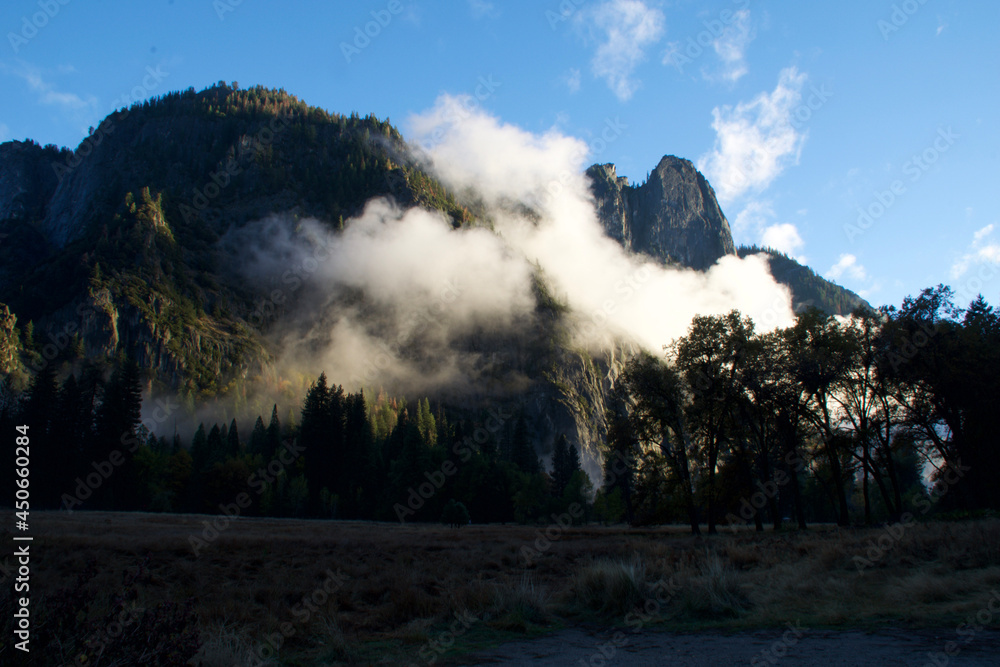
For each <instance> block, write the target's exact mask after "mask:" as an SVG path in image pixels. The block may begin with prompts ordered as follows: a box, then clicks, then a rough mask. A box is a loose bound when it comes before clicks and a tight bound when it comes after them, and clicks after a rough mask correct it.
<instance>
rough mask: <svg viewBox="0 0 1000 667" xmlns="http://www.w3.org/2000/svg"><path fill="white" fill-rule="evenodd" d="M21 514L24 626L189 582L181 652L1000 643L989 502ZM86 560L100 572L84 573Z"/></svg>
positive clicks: (331, 654)
mask: <svg viewBox="0 0 1000 667" xmlns="http://www.w3.org/2000/svg"><path fill="white" fill-rule="evenodd" d="M32 520H33V521H32V531H31V532H32V535H33V536H34V541H33V543H32V565H31V567H32V598H33V604H34V605H35V607H33V609H34V610H35V614H36V622H37V623H38V625H36V626H35V627H36V628H37V633H36V638H37V641H38V645H41V642H42V641H43V640H44V639H45V638H46V636H45V633H46V632H48V633H50V634H53V633H57V632H58V630H57V628H59V627H67V626H66V624H65V623H62V625H59V623H56V622H55V621H53V620H52V619H51V618H50V619H49V621H48V624H47V625H46V622H47V621H46V617H47V616H49V617H53V616H56V615H57V611H58V609H61V608H62V607H60V604H62V601H65V600H66V599H77V598H74V597H73V595H74V590H76V591H77V593H80V596H81V599H86V600H87V601H88V602H87V603H86V605H87V606H86V608H85V609H84V610H83V611H81V612H79V613H77V618H76V621H77V622H78V623H81V624H83V625H81V626H80V627H84V628H86V629H87V632H89V633H91V635H93V633H94V632H98V633H99V632H100V631H101V625H102V623H105V624H106V623H107V619H108V618H110V616H109V614H110V611H111V610H112V609H113V606H114V604H115V600H116V596H119V597H121V596H122V591H123V590H127V591H128V595H127V597H128V598H129V600H130V602H128V604H129V605H132V606H133V607H136V608H141V609H146V610H150V609H156V608H158V607H157V605H161V604H162V603H165V602H168V601H176V602H184V601H190V608H189V609H188V610H187V612H186V613H187V616H186V617H185V618H184V619H182V620H183V622H184V623H186V624H187V625H188V626H189V627H192V628H193V629H194V630H195V631H196V632H195V634H196V636H197V638H198V641H199V643H200V644H201V648H200V650H199V652H198V654H197V656H196V658H195V661H194V662H192V663H191V664H198V663H199V662H200V664H202V665H203V666H204V667H209V666H211V665H219V666H220V667H221V666H222V665H224V666H225V667H232V665H233V664H234V663H235V664H252V665H257V664H261V665H279V664H285V665H323V664H329V665H333V664H410V663H411V662H412V663H415V664H431V661H432V660H433V661H434V664H449V663H450V664H476V663H477V662H478V663H483V664H520V663H522V662H524V661H526V660H531V659H532V656H540V657H539V658H537V659H538V660H539V661H540V662H544V664H566V665H569V664H573V665H580V664H590V665H593V666H594V667H599V666H600V665H602V664H604V663H602V662H601V660H602V659H603V658H604V657H605V656H603V655H602V649H603V652H604V653H613V655H611V656H610V657H611V658H612V659H611V660H608V661H607V664H609V665H616V664H620V665H644V664H664V662H663V660H664V658H665V657H669V658H670V662H669V664H679V665H699V664H773V663H772V662H770V661H771V660H774V661H777V660H778V659H779V653H780V654H783V653H787V657H785V658H783V659H782V660H783V661H784V662H783V664H789V665H791V664H844V665H847V664H880V665H892V664H914V665H924V664H935V663H934V662H929V661H930V658H929V657H928V655H927V654H928V653H929V652H930V653H934V652H942V659H943V657H944V655H943V652H944V651H945V650H946V649H947V648H949V645H948V643H949V642H956V644H955V646H952V647H950V649H951V650H952V651H953V655H954V650H955V649H956V648H958V649H960V652H959V653H958V654H957V657H951V658H950V662H948V663H947V664H951V665H955V664H959V665H961V664H968V665H979V664H1000V657H998V658H995V659H994V658H993V657H992V656H994V655H996V656H1000V648H998V647H1000V643H998V639H997V636H998V633H997V632H996V630H997V629H998V628H1000V520H996V519H983V520H977V521H964V522H956V523H944V522H930V523H926V524H916V525H905V526H903V525H900V526H895V527H883V528H870V529H837V528H835V527H831V526H818V527H815V528H811V529H810V530H808V531H804V532H799V531H790V532H781V533H772V532H767V533H763V534H756V533H754V532H752V531H749V530H740V531H737V532H732V531H729V530H723V531H722V533H721V534H720V535H716V536H702V537H692V536H690V535H687V534H686V533H685V532H684V531H683V530H682V529H679V528H675V527H666V528H652V529H632V528H627V527H622V526H611V527H604V526H596V525H587V526H572V525H569V524H568V522H567V521H565V517H557V518H556V520H554V521H553V523H551V524H550V525H539V526H479V525H470V526H465V527H462V528H448V527H445V526H440V525H399V524H379V523H367V522H337V521H305V520H284V519H257V518H248V517H242V518H239V519H228V518H224V517H218V516H204V515H170V514H142V513H104V512H83V511H80V512H74V513H66V512H35V513H32ZM2 537H3V538H5V541H7V543H8V544H10V540H9V538H10V535H9V533H7V534H4V535H3V536H2ZM8 563H9V561H8ZM88 564H89V566H90V567H92V568H94V572H95V574H94V576H93V577H92V578H91V579H89V580H87V581H85V582H82V583H78V582H77V581H76V580H77V579H78V577H77V574H78V573H79V572H82V571H84V570H85V569H86V568H87V567H88ZM77 589H79V590H77ZM4 591H5V594H7V595H9V594H10V587H9V586H4ZM81 591H82V592H81ZM63 606H65V605H63ZM977 619H978V620H977ZM180 622H181V621H178V623H180ZM126 625H127V624H126ZM140 625H141V623H139V622H138V621H136V622H135V623H134V626H135V627H139V626H140ZM95 628H96V630H95ZM977 628H979V629H977ZM77 632H80V630H77ZM127 632H128V627H126V634H127ZM616 633H618V634H616ZM53 637H54V635H53ZM50 638H52V637H50ZM57 639H58V640H59V641H58V642H54V643H52V646H56V647H58V648H59V650H61V651H63V652H64V654H63V655H60V656H57V657H56V659H55V660H56V662H55V663H43V662H39V663H35V664H58V661H68V660H69V659H71V658H72V656H71V655H67V654H65V653H71V652H72V651H74V650H76V648H74V647H78V646H81V645H82V639H81V638H80V637H76V638H75V640H74V638H73V637H62V636H60V637H58V638H57ZM966 640H969V641H968V642H966ZM74 641H75V642H76V643H75V644H74ZM511 642H513V643H511ZM50 650H55V649H50ZM764 651H770V652H769V653H764ZM542 657H544V660H543V659H542ZM754 658H757V659H758V660H757V661H756V662H752V661H753V659H754ZM581 660H582V661H583V662H582V663H581ZM810 660H812V662H810ZM838 660H839V661H840V662H837V661H838ZM894 660H895V661H896V662H893V661H894ZM977 660H978V662H977ZM741 661H742V662H741ZM900 661H902V662H900ZM939 664H944V663H943V662H940V661H939Z"/></svg>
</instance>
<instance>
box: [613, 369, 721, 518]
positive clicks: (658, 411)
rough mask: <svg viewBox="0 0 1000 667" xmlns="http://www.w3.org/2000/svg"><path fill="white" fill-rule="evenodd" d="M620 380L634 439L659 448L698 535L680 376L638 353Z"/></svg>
mask: <svg viewBox="0 0 1000 667" xmlns="http://www.w3.org/2000/svg"><path fill="white" fill-rule="evenodd" d="M619 381H620V382H622V384H623V386H624V388H625V391H626V393H627V395H628V396H629V399H630V401H631V406H630V407H631V414H630V419H631V420H632V428H633V430H634V432H635V435H636V438H637V440H638V441H639V443H640V444H641V445H642V446H644V447H655V448H658V449H659V451H660V453H661V454H662V456H663V457H664V460H665V461H666V463H667V465H668V466H669V468H670V470H671V472H672V473H673V475H674V479H673V481H672V483H673V484H674V485H675V486H676V487H677V488H678V490H679V491H680V494H681V498H682V502H683V504H684V509H685V511H686V512H687V515H688V521H689V522H690V525H691V532H692V533H693V534H695V535H697V534H699V533H700V532H701V529H700V528H699V526H698V512H697V508H696V506H695V502H694V488H693V485H692V480H691V468H690V463H689V457H688V452H689V451H690V450H691V442H690V435H689V430H688V424H687V419H686V415H685V397H684V380H683V378H682V377H681V375H680V373H679V372H678V371H677V370H676V369H674V368H671V367H670V366H668V365H667V364H665V363H664V362H663V361H661V360H659V359H657V358H656V357H653V356H652V355H650V354H648V353H640V354H638V355H636V356H635V357H633V358H632V359H631V360H630V361H629V362H628V364H627V365H626V367H625V370H624V371H623V372H622V374H621V376H620V378H619Z"/></svg>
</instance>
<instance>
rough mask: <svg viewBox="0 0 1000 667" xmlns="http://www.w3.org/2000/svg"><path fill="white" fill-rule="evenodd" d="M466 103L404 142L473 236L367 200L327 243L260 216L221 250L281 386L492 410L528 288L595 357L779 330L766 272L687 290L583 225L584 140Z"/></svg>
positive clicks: (732, 264) (780, 290)
mask: <svg viewBox="0 0 1000 667" xmlns="http://www.w3.org/2000/svg"><path fill="white" fill-rule="evenodd" d="M464 102H465V101H463V100H462V99H461V98H456V97H452V96H448V95H444V96H442V97H440V98H439V99H438V101H437V103H436V105H435V106H434V108H432V109H430V110H429V111H427V112H425V113H422V114H418V115H415V116H413V117H411V118H410V119H409V123H408V125H409V130H410V132H409V134H410V141H411V142H413V147H414V152H415V153H416V154H417V155H420V156H421V159H422V160H423V161H424V163H425V164H424V165H423V166H424V167H425V168H426V169H427V170H428V171H430V172H431V173H433V174H434V175H435V176H437V177H438V178H439V179H441V180H442V182H444V183H445V184H446V185H447V186H449V187H450V188H451V189H452V191H453V192H456V193H458V196H459V198H460V200H462V201H463V203H468V204H470V205H472V206H473V207H474V210H477V211H480V212H483V211H484V212H485V214H484V215H482V218H483V223H484V224H482V225H481V226H475V227H471V228H465V229H457V230H456V229H453V228H452V225H451V221H450V220H448V219H446V218H445V216H444V215H442V214H440V213H438V212H431V211H426V210H423V209H419V208H410V209H406V210H404V209H401V208H400V207H398V206H397V205H396V204H395V203H394V202H392V201H390V200H388V199H385V198H379V199H375V200H372V201H370V202H369V203H368V204H367V205H366V207H365V208H364V210H363V212H362V213H361V214H360V215H358V216H357V217H355V218H353V219H350V220H347V221H345V228H344V230H343V232H340V233H337V232H334V231H332V230H331V229H330V227H329V226H328V225H326V224H324V223H322V222H320V221H317V220H312V219H306V220H295V219H293V218H291V217H289V216H281V215H275V216H271V217H269V218H267V219H264V220H260V221H257V222H254V223H251V224H249V225H246V226H244V227H242V228H240V229H233V230H231V231H230V232H229V233H228V234H227V235H226V236H225V237H224V238H223V240H222V244H223V246H224V247H228V248H229V252H231V253H233V254H234V255H238V257H239V262H238V264H239V269H238V271H239V273H240V278H241V280H246V281H250V282H251V283H254V284H255V285H256V287H257V288H258V289H263V290H264V291H265V293H268V294H270V295H271V298H270V301H271V303H270V304H269V306H270V307H271V308H273V314H270V317H268V318H266V317H265V315H268V314H265V313H263V312H261V313H258V314H256V319H257V320H260V321H253V322H252V323H253V324H255V325H260V324H263V325H265V326H264V328H265V329H266V330H267V331H268V333H269V336H270V337H271V339H272V340H273V341H274V342H275V345H276V349H277V351H278V352H277V367H278V368H279V369H280V371H279V373H280V374H282V375H285V376H294V375H300V376H305V377H308V378H311V379H314V378H315V377H316V376H317V375H318V374H319V372H320V371H325V372H326V373H327V375H328V376H329V377H330V378H331V381H333V382H335V383H337V384H343V385H344V387H345V389H347V390H352V391H356V390H358V389H362V388H364V389H379V388H384V389H386V390H388V391H390V392H394V393H400V394H410V395H415V394H431V395H437V396H441V395H442V394H450V395H453V396H454V395H464V394H468V393H469V392H481V391H482V390H483V384H484V382H486V380H487V379H489V380H490V381H494V385H493V386H492V389H491V391H492V392H493V393H496V392H497V391H511V392H513V391H516V390H518V389H523V387H524V383H526V382H527V379H526V378H522V377H519V376H518V374H517V373H518V372H517V370H516V369H513V370H512V369H510V368H506V369H504V372H506V373H507V374H508V376H507V377H506V378H505V379H504V381H503V382H502V383H501V384H500V385H497V384H496V383H495V380H496V375H497V372H496V369H495V368H494V367H493V366H492V358H491V357H492V356H493V355H491V353H490V351H489V344H488V341H490V340H493V341H495V340H497V339H498V337H499V338H504V339H506V340H510V339H516V338H517V337H518V336H519V335H520V332H522V331H524V330H526V329H527V328H528V327H529V326H530V324H531V322H532V318H533V317H535V315H534V311H535V307H536V304H537V298H536V294H535V288H534V285H535V281H536V280H537V281H540V282H541V283H543V284H544V285H545V287H546V289H547V291H548V292H549V293H550V294H551V295H552V296H553V297H554V298H555V299H556V300H557V301H558V302H559V303H560V304H561V305H562V306H564V307H565V310H566V312H565V316H564V317H565V320H564V322H565V324H566V326H567V329H568V331H569V332H570V334H571V341H572V344H573V345H576V346H579V347H582V348H586V349H588V350H591V351H593V352H597V353H600V352H601V351H602V350H608V349H610V348H612V346H614V345H616V344H621V343H627V344H629V345H632V346H639V347H642V348H645V349H647V350H649V351H651V352H654V353H660V352H661V350H662V348H663V346H664V345H668V344H669V343H670V342H672V341H673V340H674V339H676V338H677V337H679V336H683V335H684V334H685V333H686V331H687V328H688V326H689V324H690V322H691V319H692V318H693V317H694V316H695V315H699V314H722V313H726V312H728V311H730V310H732V309H734V308H736V309H739V310H740V311H741V312H742V313H744V314H745V315H749V316H750V317H752V318H753V319H754V321H755V323H756V324H757V326H758V329H762V330H769V329H772V328H774V327H777V326H786V325H788V324H790V323H791V322H792V321H793V313H792V308H791V298H790V294H789V292H788V290H787V288H785V287H784V286H781V285H779V284H778V283H776V282H775V281H774V279H773V278H772V277H771V275H770V273H769V270H768V266H767V263H766V260H763V259H760V258H758V257H749V258H746V259H739V258H737V257H735V256H728V257H724V258H722V259H721V260H720V261H719V262H718V264H716V265H715V266H714V267H712V268H711V269H710V270H708V271H707V272H704V273H702V272H698V271H693V270H682V269H676V268H666V267H664V266H661V265H659V264H657V263H655V262H653V261H651V260H649V259H648V258H644V257H641V256H630V255H629V254H627V253H626V252H625V251H624V249H622V247H621V246H620V245H618V244H617V243H616V242H615V241H614V240H612V239H610V238H609V237H607V236H606V235H605V234H604V231H603V229H602V227H601V224H600V222H599V220H598V217H597V213H596V210H595V206H594V201H593V198H592V195H591V193H590V188H589V184H588V181H587V177H586V176H585V175H584V169H585V167H586V166H587V164H588V162H587V158H588V150H587V146H586V144H585V143H584V142H583V141H581V140H579V139H576V138H574V137H569V136H566V135H564V134H561V133H559V132H557V131H555V130H550V131H548V132H546V133H544V134H533V133H531V132H527V131H525V130H523V129H521V128H518V127H515V126H512V125H508V124H504V123H502V122H501V121H499V120H498V119H497V118H495V117H492V116H490V115H488V114H486V113H483V112H470V111H468V108H469V105H468V104H467V103H464ZM251 319H255V318H251ZM265 319H266V321H265Z"/></svg>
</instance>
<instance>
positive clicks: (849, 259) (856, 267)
mask: <svg viewBox="0 0 1000 667" xmlns="http://www.w3.org/2000/svg"><path fill="white" fill-rule="evenodd" d="M844 276H846V277H847V278H850V279H851V280H859V281H860V280H867V279H868V272H867V271H865V267H863V266H861V264H859V263H858V258H857V257H855V256H854V255H852V254H850V253H844V254H842V255H841V256H840V259H839V260H838V261H837V263H836V264H834V265H833V266H831V267H830V268H829V270H827V272H826V277H827V278H829V279H831V280H839V279H840V278H841V277H844Z"/></svg>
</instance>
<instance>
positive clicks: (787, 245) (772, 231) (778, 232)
mask: <svg viewBox="0 0 1000 667" xmlns="http://www.w3.org/2000/svg"><path fill="white" fill-rule="evenodd" d="M761 243H763V244H764V245H765V246H767V247H769V248H774V249H775V250H780V251H781V252H783V253H785V254H786V255H789V256H791V257H794V256H795V253H797V252H798V251H799V250H801V249H802V246H803V245H805V242H804V241H803V240H802V236H800V235H799V230H798V228H797V227H796V226H795V225H793V224H791V223H789V222H785V223H780V224H775V225H771V226H769V227H767V228H766V229H764V232H763V234H761Z"/></svg>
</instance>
